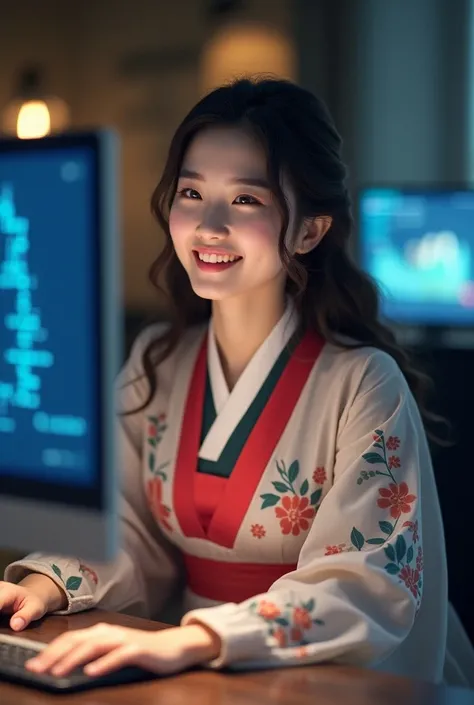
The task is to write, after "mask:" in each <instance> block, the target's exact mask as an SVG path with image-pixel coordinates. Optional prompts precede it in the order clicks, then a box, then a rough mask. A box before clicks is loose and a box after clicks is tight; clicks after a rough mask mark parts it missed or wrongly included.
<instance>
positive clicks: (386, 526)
mask: <svg viewBox="0 0 474 705" xmlns="http://www.w3.org/2000/svg"><path fill="white" fill-rule="evenodd" d="M379 526H380V531H383V533H384V534H388V536H390V534H391V533H393V526H392V525H391V523H390V522H389V521H379Z"/></svg>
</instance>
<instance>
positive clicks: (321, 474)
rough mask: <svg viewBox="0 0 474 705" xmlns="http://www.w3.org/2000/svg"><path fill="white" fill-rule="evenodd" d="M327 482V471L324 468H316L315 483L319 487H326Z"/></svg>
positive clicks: (314, 473)
mask: <svg viewBox="0 0 474 705" xmlns="http://www.w3.org/2000/svg"><path fill="white" fill-rule="evenodd" d="M326 480H327V476H326V470H325V469H324V468H323V467H319V468H316V470H315V471H314V472H313V481H314V482H315V483H316V484H317V485H324V483H325V482H326Z"/></svg>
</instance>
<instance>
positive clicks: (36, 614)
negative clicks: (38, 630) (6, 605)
mask: <svg viewBox="0 0 474 705" xmlns="http://www.w3.org/2000/svg"><path fill="white" fill-rule="evenodd" d="M43 615H44V611H43V610H41V608H40V607H39V605H34V604H30V603H27V604H26V605H25V606H24V607H22V608H21V609H19V610H18V611H17V612H15V614H14V615H13V617H12V618H11V619H10V627H11V628H12V629H13V630H14V631H15V632H19V631H21V630H22V629H24V628H25V627H26V626H28V624H29V623H30V622H33V621H34V620H35V619H40V618H41V617H42V616H43Z"/></svg>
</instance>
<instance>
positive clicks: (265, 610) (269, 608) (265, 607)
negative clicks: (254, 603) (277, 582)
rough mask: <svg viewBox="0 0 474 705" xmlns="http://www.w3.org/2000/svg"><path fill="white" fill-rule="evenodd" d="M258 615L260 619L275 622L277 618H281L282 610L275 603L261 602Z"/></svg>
mask: <svg viewBox="0 0 474 705" xmlns="http://www.w3.org/2000/svg"><path fill="white" fill-rule="evenodd" d="M257 614H258V615H259V616H260V617H263V618H264V619H269V620H270V621H274V620H275V619H276V618H277V617H279V616H280V614H281V610H280V608H279V607H278V606H277V605H275V604H274V603H273V602H269V601H268V600H261V602H260V603H259V604H258V607H257Z"/></svg>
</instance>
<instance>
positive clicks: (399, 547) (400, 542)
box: [395, 535, 407, 563]
mask: <svg viewBox="0 0 474 705" xmlns="http://www.w3.org/2000/svg"><path fill="white" fill-rule="evenodd" d="M406 550H407V545H406V542H405V539H404V537H403V536H401V535H400V536H397V540H396V541H395V551H396V554H397V561H398V562H399V563H400V561H402V560H403V558H404V556H405V553H406Z"/></svg>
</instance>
